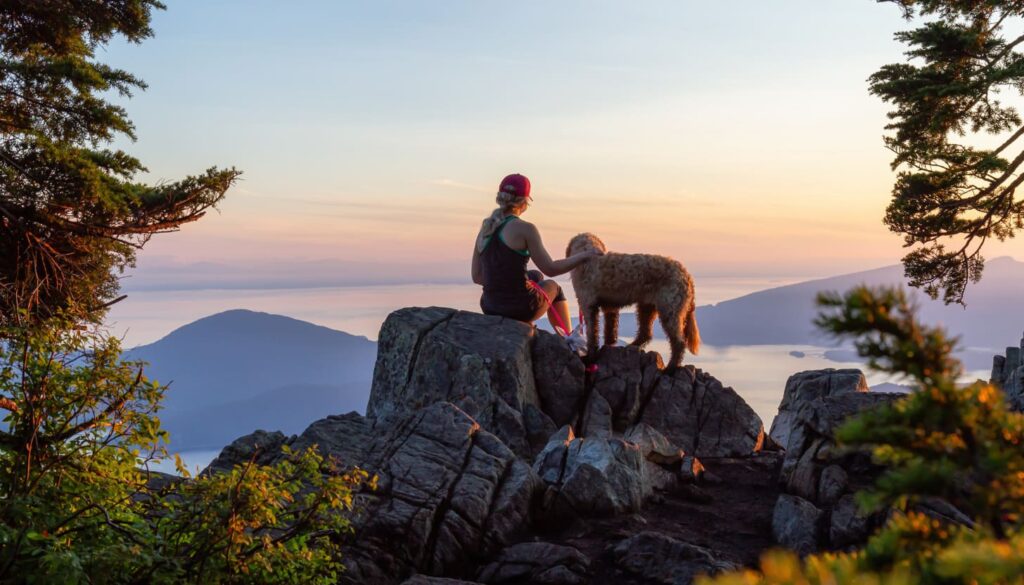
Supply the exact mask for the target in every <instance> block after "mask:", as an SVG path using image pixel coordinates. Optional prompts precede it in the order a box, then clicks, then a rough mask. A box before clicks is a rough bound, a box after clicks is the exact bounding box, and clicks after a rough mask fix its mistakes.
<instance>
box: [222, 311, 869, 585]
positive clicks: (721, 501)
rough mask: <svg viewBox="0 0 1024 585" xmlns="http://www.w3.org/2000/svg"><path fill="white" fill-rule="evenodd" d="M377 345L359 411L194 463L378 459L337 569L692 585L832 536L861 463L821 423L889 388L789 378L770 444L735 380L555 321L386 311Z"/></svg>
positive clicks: (399, 578) (828, 374) (365, 579)
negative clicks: (304, 456)
mask: <svg viewBox="0 0 1024 585" xmlns="http://www.w3.org/2000/svg"><path fill="white" fill-rule="evenodd" d="M378 343H379V345H378V347H379V351H378V356H377V364H376V368H375V372H374V377H373V384H372V389H371V394H370V400H369V404H368V406H367V409H366V412H367V414H366V416H361V415H359V414H357V413H349V414H345V415H332V416H328V417H326V418H324V419H321V420H319V421H317V422H315V423H313V424H312V425H310V426H309V427H308V428H307V429H306V430H305V431H304V432H303V433H302V434H300V435H298V436H293V437H285V436H284V435H283V434H281V433H268V432H265V431H257V432H256V433H253V434H252V435H247V436H245V437H242V438H240V439H238V440H236V441H235V442H234V443H232V444H231V445H229V446H228V447H226V448H225V449H224V451H223V452H222V453H221V455H220V457H218V458H217V459H216V460H214V462H213V463H211V465H210V467H209V468H208V470H206V471H204V473H213V472H217V471H222V470H225V469H230V467H231V466H232V465H233V464H235V463H238V462H241V461H247V460H249V459H250V458H252V457H253V456H254V455H255V456H256V459H257V461H259V462H270V461H273V460H274V459H275V458H277V457H279V456H280V448H281V446H283V445H285V444H287V445H289V446H290V447H291V448H293V449H295V448H304V447H308V446H312V445H317V447H318V448H319V449H320V450H321V451H322V452H324V453H325V454H327V455H330V456H334V457H337V458H338V459H339V460H340V461H342V462H343V463H344V464H345V465H350V466H358V467H360V468H363V469H365V470H367V471H369V472H370V473H372V474H376V475H377V476H378V489H377V490H375V491H367V492H364V493H362V494H360V496H359V499H360V503H361V509H362V512H361V513H360V514H359V515H358V517H356V518H355V520H354V523H355V527H356V532H355V536H354V537H353V539H352V541H351V543H350V544H349V545H348V547H347V557H346V562H347V565H348V571H347V572H346V573H345V575H344V576H343V579H342V581H343V582H351V583H381V584H388V583H395V584H397V583H402V582H407V583H459V582H463V583H465V582H477V583H508V584H512V583H549V584H557V583H565V584H575V583H599V584H600V583H627V584H628V583H689V582H690V581H691V580H692V578H693V577H694V576H695V575H697V574H701V573H709V572H711V573H713V572H717V571H720V570H724V569H728V568H732V567H737V566H743V565H749V564H751V563H753V562H755V561H756V559H757V557H758V555H759V554H760V552H762V551H763V550H764V549H765V548H768V547H769V546H772V545H773V544H774V541H773V534H774V538H775V539H777V541H778V542H780V543H782V544H784V545H787V546H791V547H792V548H795V549H797V550H816V549H818V548H822V547H829V546H832V543H833V542H836V543H838V542H841V540H837V539H831V538H830V537H827V536H826V534H830V533H827V531H826V529H825V527H826V526H831V525H832V524H837V523H838V524H842V523H843V522H844V520H843V519H844V518H846V516H843V514H847V512H848V510H846V508H841V507H840V506H839V503H840V502H842V501H844V500H843V498H844V497H845V496H847V495H848V494H849V492H850V491H851V490H852V489H854V488H855V487H856V486H857V485H859V484H858V483H857V482H858V481H859V480H858V479H857V477H859V475H858V474H859V473H861V471H863V470H861V469H860V468H859V467H857V465H858V464H859V463H858V460H856V459H844V458H836V459H834V460H833V459H829V458H828V457H825V455H827V453H828V448H827V444H828V441H829V440H830V437H831V435H830V432H831V430H832V429H833V428H834V426H835V425H836V424H838V422H839V421H840V420H841V419H842V417H845V416H848V415H849V414H851V413H853V412H856V411H858V410H859V409H861V408H866V407H870V406H871V405H872V404H875V403H878V402H882V401H885V400H888V398H884V397H882V396H881V395H875V394H872V393H866V392H864V391H863V390H864V389H865V388H866V386H865V385H864V384H863V376H862V375H860V374H859V372H856V371H823V372H805V373H801V374H798V375H796V376H795V377H794V378H795V379H791V383H792V386H793V387H792V389H791V388H790V384H787V390H786V396H785V397H784V398H783V404H782V405H781V406H780V414H783V413H784V414H785V416H783V417H781V418H782V423H779V421H778V419H777V425H778V429H776V425H773V435H776V434H777V435H778V438H777V439H776V440H770V439H768V438H767V437H766V434H765V432H764V427H763V424H762V422H761V420H760V419H759V418H758V416H757V415H756V413H754V411H753V410H752V409H751V408H750V407H749V405H747V404H746V403H745V402H744V401H743V400H742V398H741V397H740V396H739V395H738V394H737V393H736V392H735V391H734V390H733V389H732V388H729V387H728V386H725V385H724V384H722V383H721V382H720V381H719V380H717V379H716V378H715V377H714V376H712V375H710V374H709V373H707V372H704V371H702V370H700V369H698V368H694V367H692V366H686V367H683V368H680V369H679V370H677V371H675V372H674V373H671V374H669V373H666V372H665V371H664V370H663V363H662V361H661V357H660V356H659V355H658V354H657V353H654V352H643V351H640V350H638V349H636V348H632V347H607V348H604V349H603V350H602V351H601V352H600V354H599V356H597V360H596V363H597V366H598V368H597V371H596V373H594V374H588V373H587V372H586V371H585V368H584V366H583V363H582V362H581V361H580V360H579V358H578V357H577V356H576V355H575V354H573V353H572V352H571V351H570V350H569V349H568V347H567V346H566V345H565V344H564V342H563V341H562V340H561V339H560V338H558V337H556V336H554V335H550V334H547V333H545V332H542V331H538V330H536V329H534V328H533V327H531V326H529V325H525V324H523V323H519V322H516V321H510V320H507V319H501V318H499V317H491V316H484V315H479V314H473V313H467V312H462V311H455V310H452V309H444V308H436V307H432V308H426V309H418V308H410V309H402V310H399V311H396V312H395V313H392V314H391V315H390V316H389V317H388V319H387V321H386V322H385V323H384V325H383V327H382V329H381V334H380V337H379V342H378ZM853 372H856V375H854V373H853ZM783 423H784V424H783ZM776 430H778V433H776ZM783 435H784V436H783ZM779 445H786V446H789V450H787V451H786V452H785V453H783V452H782V451H780V450H778V446H779ZM808 453H810V455H808ZM823 454H824V455H823ZM780 472H781V474H780ZM851 478H852V479H851ZM809 486H813V489H812V487H809ZM780 490H781V491H782V492H783V493H781V495H780ZM812 492H813V493H812ZM805 504H806V505H805ZM808 506H809V507H808ZM812 508H813V510H812ZM807 518H809V519H807ZM857 521H858V520H857V519H856V518H853V517H850V518H849V519H848V521H846V523H847V524H855V523H856V522H857ZM808 526H811V529H808V528H807V527H808ZM844 526H845V525H844ZM773 527H774V528H775V529H774V530H773ZM793 534H796V535H798V536H793ZM854 536H856V537H863V531H857V532H856V534H855V535H854ZM854 536H851V538H853V537H854ZM801 539H803V540H801ZM452 579H454V580H452ZM459 580H461V581H459Z"/></svg>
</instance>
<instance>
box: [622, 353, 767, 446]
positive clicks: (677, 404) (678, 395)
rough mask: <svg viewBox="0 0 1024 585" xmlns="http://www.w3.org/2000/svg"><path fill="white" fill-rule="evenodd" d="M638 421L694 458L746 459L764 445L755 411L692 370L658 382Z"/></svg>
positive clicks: (687, 368)
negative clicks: (656, 431) (658, 432)
mask: <svg viewBox="0 0 1024 585" xmlns="http://www.w3.org/2000/svg"><path fill="white" fill-rule="evenodd" d="M639 421H640V422H644V423H646V424H648V425H650V426H651V427H654V428H655V429H657V430H658V431H660V432H661V433H662V434H664V435H665V436H666V437H668V439H669V440H671V441H672V443H674V444H676V445H678V446H679V447H680V448H681V449H682V450H683V451H685V452H686V453H688V454H692V455H696V456H697V457H744V456H748V455H751V454H753V453H754V452H756V451H760V450H761V447H762V446H763V445H764V437H765V434H764V424H763V423H762V422H761V418H760V417H759V416H757V413H756V412H754V409H752V408H750V405H748V404H747V403H746V402H744V400H743V399H742V398H740V396H739V394H737V393H736V391H735V390H733V389H732V388H729V387H727V386H723V385H722V383H721V382H719V381H718V380H717V379H715V377H714V376H711V375H710V374H708V373H707V372H703V371H701V370H699V369H695V368H694V367H693V366H684V367H683V368H680V369H679V370H676V371H675V372H674V373H673V374H665V373H662V374H661V375H659V376H658V378H657V382H656V383H655V384H654V387H653V388H652V389H651V394H650V397H649V398H648V400H647V402H646V404H645V405H644V406H643V408H642V410H641V414H640V417H639Z"/></svg>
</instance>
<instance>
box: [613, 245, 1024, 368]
mask: <svg viewBox="0 0 1024 585" xmlns="http://www.w3.org/2000/svg"><path fill="white" fill-rule="evenodd" d="M858 284H868V285H874V286H878V285H896V284H904V285H905V284H906V279H905V278H904V276H903V266H902V265H894V266H886V267H884V268H878V269H875V270H868V271H865V272H856V273H853V274H844V275H842V276H834V277H831V278H823V279H820V280H811V281H807V282H801V283H798V284H792V285H788V286H782V287H778V288H772V289H768V290H763V291H759V292H756V293H752V294H749V295H745V296H742V297H739V298H736V299H732V300H729V301H724V302H721V303H718V304H716V305H704V306H700V307H697V322H698V323H699V325H700V333H701V338H702V339H703V341H704V343H708V344H711V345H765V344H779V345H784V344H791V345H833V344H834V342H833V341H832V340H830V339H828V338H827V337H825V336H824V335H823V334H822V333H821V332H819V331H817V330H816V329H815V327H814V325H813V323H812V322H813V320H814V317H815V315H817V312H818V309H817V307H816V306H815V304H814V298H815V295H817V293H818V292H820V291H826V290H832V291H846V290H848V289H850V288H851V287H853V286H856V285H858ZM696 288H697V298H698V299H700V281H699V280H698V281H697V283H696ZM911 291H912V292H913V293H914V294H913V296H914V297H915V298H916V299H917V301H918V303H919V305H920V307H921V311H920V316H921V318H922V319H923V320H924V321H925V322H927V323H930V324H933V325H942V326H943V327H945V328H946V330H947V332H948V333H950V334H952V335H959V336H960V337H961V345H962V346H963V347H974V348H985V349H995V350H1001V349H1002V348H1003V347H1005V346H1007V345H1016V344H1017V343H1018V341H1019V339H1020V337H1021V332H1022V331H1024V311H1021V310H1020V309H1019V307H1020V299H1022V298H1024V262H1018V261H1016V260H1014V259H1013V258H1009V257H1001V258H995V259H993V260H990V261H988V262H987V263H986V266H985V272H984V277H983V278H982V280H981V282H979V283H977V284H973V285H971V286H970V287H969V288H968V289H967V297H966V302H967V308H966V309H964V308H963V307H961V306H960V305H944V304H943V303H942V302H941V301H932V300H930V299H928V298H927V296H926V295H924V294H923V293H920V292H918V291H916V290H915V289H911ZM635 331H636V319H635V316H634V315H633V314H632V313H630V314H623V315H622V317H621V319H620V334H621V335H622V337H623V338H624V339H630V338H632V336H633V334H634V332H635ZM654 332H655V336H656V337H659V338H663V337H664V334H663V333H662V332H661V330H660V328H659V326H658V325H655V328H654Z"/></svg>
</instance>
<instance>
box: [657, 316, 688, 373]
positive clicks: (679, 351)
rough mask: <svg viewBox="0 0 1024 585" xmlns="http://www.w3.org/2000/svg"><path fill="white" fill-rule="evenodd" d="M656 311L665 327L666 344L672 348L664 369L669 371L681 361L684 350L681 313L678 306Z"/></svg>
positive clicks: (672, 370) (677, 366)
mask: <svg viewBox="0 0 1024 585" xmlns="http://www.w3.org/2000/svg"><path fill="white" fill-rule="evenodd" d="M658 313H659V316H660V317H661V326H662V328H664V329H665V335H666V336H667V337H668V345H669V347H671V348H672V355H671V357H669V359H668V364H666V366H665V369H666V370H668V371H669V372H674V371H675V370H676V369H677V368H679V365H680V364H682V363H683V355H684V354H685V352H686V344H685V343H684V342H683V328H682V323H681V322H680V318H681V317H682V315H681V314H680V311H679V307H676V308H675V310H672V311H665V310H659V311H658Z"/></svg>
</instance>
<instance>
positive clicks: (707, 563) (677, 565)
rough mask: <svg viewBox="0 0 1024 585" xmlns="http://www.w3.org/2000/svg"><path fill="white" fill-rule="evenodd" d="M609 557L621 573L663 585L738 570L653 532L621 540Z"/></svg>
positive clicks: (705, 552)
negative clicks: (662, 584)
mask: <svg viewBox="0 0 1024 585" xmlns="http://www.w3.org/2000/svg"><path fill="white" fill-rule="evenodd" d="M611 553H612V558H613V560H614V562H615V564H616V565H617V566H618V567H619V568H620V569H622V570H623V571H626V572H627V573H632V574H634V575H637V576H640V577H643V578H644V579H647V580H649V581H651V582H654V583H664V584H666V585H689V584H690V583H692V582H693V580H694V578H695V577H697V576H698V575H714V574H716V573H720V572H722V571H732V570H735V569H737V568H739V567H737V566H736V565H735V564H733V563H730V562H728V561H724V560H721V559H719V558H717V556H716V555H715V553H714V552H713V551H711V550H710V549H707V548H704V547H702V546H697V545H695V544H690V543H687V542H681V541H679V540H676V539H674V538H672V537H671V536H668V535H666V534H662V533H660V532H653V531H646V532H640V533H639V534H635V535H633V536H631V537H629V538H627V539H625V540H622V541H621V542H619V543H618V544H617V545H615V547H614V548H612V550H611Z"/></svg>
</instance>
